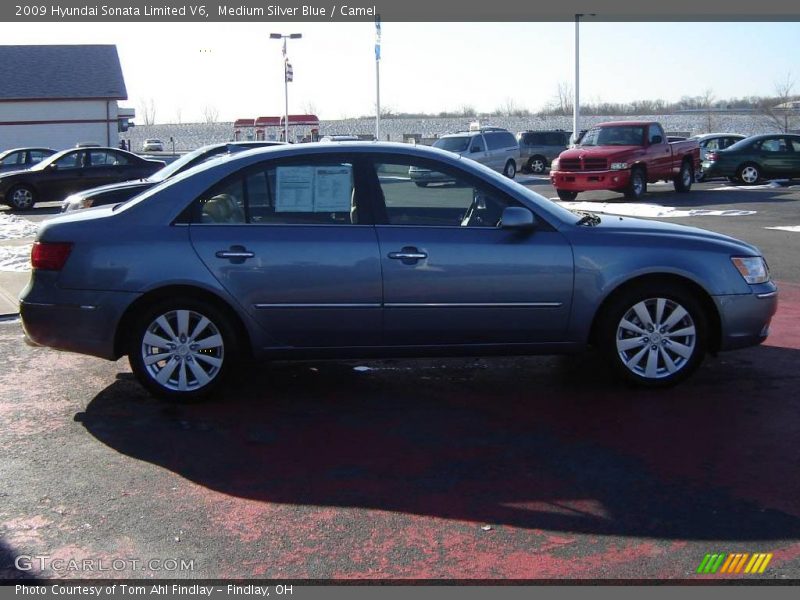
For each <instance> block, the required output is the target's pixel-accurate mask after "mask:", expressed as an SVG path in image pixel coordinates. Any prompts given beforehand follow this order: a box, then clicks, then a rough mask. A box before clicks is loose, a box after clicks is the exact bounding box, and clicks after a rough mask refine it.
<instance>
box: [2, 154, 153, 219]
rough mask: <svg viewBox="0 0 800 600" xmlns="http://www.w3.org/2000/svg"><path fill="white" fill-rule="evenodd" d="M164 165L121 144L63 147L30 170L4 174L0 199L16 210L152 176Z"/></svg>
mask: <svg viewBox="0 0 800 600" xmlns="http://www.w3.org/2000/svg"><path fill="white" fill-rule="evenodd" d="M163 166H164V162H163V161H160V160H145V159H143V158H141V157H139V156H136V155H135V154H131V153H130V152H126V151H125V150H119V149H117V148H72V149H70V150H62V151H61V152H56V153H55V154H53V155H51V156H49V157H48V158H46V159H44V160H43V161H42V162H40V163H38V164H36V165H34V166H33V167H31V168H30V169H28V170H27V171H13V172H11V173H5V174H0V201H2V202H5V203H6V204H8V205H9V206H10V207H11V208H13V209H14V210H27V209H30V208H33V206H34V204H36V202H40V201H49V200H61V199H62V198H64V196H66V195H68V194H71V193H73V192H77V191H78V190H85V189H87V188H91V187H95V186H98V185H102V184H105V183H114V182H117V181H126V180H128V179H136V178H138V177H148V176H149V175H152V174H153V173H155V172H156V171H158V170H159V169H160V168H162V167H163Z"/></svg>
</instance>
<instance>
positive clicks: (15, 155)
mask: <svg viewBox="0 0 800 600" xmlns="http://www.w3.org/2000/svg"><path fill="white" fill-rule="evenodd" d="M55 153H56V151H55V150H53V149H52V148H13V149H11V150H6V151H5V152H3V153H0V172H4V171H24V170H25V169H30V168H31V167H32V166H33V165H35V164H38V163H40V162H42V161H43V160H44V159H45V158H47V157H48V156H52V155H53V154H55Z"/></svg>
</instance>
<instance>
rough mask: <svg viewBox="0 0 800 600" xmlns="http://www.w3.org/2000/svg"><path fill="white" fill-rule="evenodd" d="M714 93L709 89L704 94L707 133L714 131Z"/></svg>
mask: <svg viewBox="0 0 800 600" xmlns="http://www.w3.org/2000/svg"><path fill="white" fill-rule="evenodd" d="M714 100H716V98H715V97H714V91H713V90H712V89H711V88H709V89H707V90H706V91H705V93H704V94H703V108H705V109H706V133H711V132H712V131H714V118H713V113H712V108H713V104H714Z"/></svg>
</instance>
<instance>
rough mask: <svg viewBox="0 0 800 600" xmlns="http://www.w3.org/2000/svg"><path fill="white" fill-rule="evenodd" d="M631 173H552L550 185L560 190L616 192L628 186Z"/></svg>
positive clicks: (627, 171)
mask: <svg viewBox="0 0 800 600" xmlns="http://www.w3.org/2000/svg"><path fill="white" fill-rule="evenodd" d="M630 178H631V172H630V171H629V170H626V171H550V183H551V184H553V187H554V188H556V189H558V190H567V191H569V192H588V191H592V190H616V189H620V188H624V187H626V186H627V185H628V182H629V181H630Z"/></svg>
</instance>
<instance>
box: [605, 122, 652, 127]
mask: <svg viewBox="0 0 800 600" xmlns="http://www.w3.org/2000/svg"><path fill="white" fill-rule="evenodd" d="M658 124H659V123H658V121H607V122H605V123H597V124H595V125H592V127H619V126H620V125H630V126H633V127H644V126H645V125H658Z"/></svg>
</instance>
